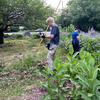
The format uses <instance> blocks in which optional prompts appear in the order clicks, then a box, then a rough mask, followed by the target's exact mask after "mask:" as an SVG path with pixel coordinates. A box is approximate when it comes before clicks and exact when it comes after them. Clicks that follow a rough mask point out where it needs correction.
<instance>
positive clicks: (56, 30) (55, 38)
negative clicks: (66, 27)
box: [50, 24, 60, 45]
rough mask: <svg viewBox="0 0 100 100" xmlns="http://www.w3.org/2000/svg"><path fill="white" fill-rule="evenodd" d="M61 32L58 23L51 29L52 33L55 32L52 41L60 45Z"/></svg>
mask: <svg viewBox="0 0 100 100" xmlns="http://www.w3.org/2000/svg"><path fill="white" fill-rule="evenodd" d="M59 33H60V32H59V27H58V25H56V24H55V25H54V26H53V27H52V30H51V34H54V38H52V39H51V40H50V43H52V44H55V45H59V39H60V36H59Z"/></svg>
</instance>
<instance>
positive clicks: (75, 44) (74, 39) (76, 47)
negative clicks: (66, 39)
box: [72, 29, 80, 53]
mask: <svg viewBox="0 0 100 100" xmlns="http://www.w3.org/2000/svg"><path fill="white" fill-rule="evenodd" d="M79 42H80V38H79V29H75V31H74V32H73V33H72V45H73V49H74V53H76V52H79Z"/></svg>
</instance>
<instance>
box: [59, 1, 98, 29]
mask: <svg viewBox="0 0 100 100" xmlns="http://www.w3.org/2000/svg"><path fill="white" fill-rule="evenodd" d="M99 22H100V1H99V0H70V1H69V3H68V5H67V8H66V9H64V10H63V11H62V14H61V16H60V17H59V18H58V23H59V24H61V25H62V27H66V26H68V25H70V24H74V25H75V26H76V27H78V28H80V29H81V30H83V31H88V29H89V28H92V27H93V28H94V29H95V30H97V31H100V23H99Z"/></svg>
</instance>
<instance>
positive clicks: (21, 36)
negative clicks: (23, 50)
mask: <svg viewBox="0 0 100 100" xmlns="http://www.w3.org/2000/svg"><path fill="white" fill-rule="evenodd" d="M13 35H14V36H15V38H16V39H22V38H23V34H13Z"/></svg>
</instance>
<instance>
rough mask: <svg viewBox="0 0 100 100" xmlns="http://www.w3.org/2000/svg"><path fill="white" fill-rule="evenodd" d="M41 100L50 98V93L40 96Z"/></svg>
mask: <svg viewBox="0 0 100 100" xmlns="http://www.w3.org/2000/svg"><path fill="white" fill-rule="evenodd" d="M42 100H50V95H49V94H47V95H45V96H44V97H43V98H42Z"/></svg>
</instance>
